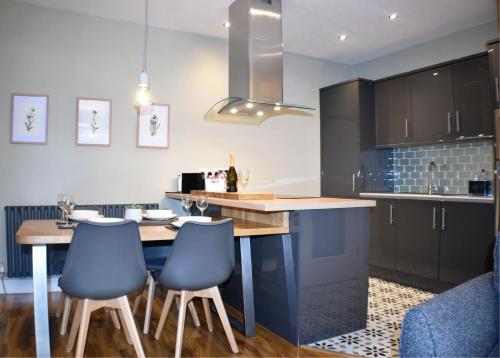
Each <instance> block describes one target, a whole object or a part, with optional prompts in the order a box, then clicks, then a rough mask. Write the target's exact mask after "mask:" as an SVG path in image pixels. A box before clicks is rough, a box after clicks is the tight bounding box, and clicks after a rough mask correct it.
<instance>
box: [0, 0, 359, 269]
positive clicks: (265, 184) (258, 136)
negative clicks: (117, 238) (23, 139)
mask: <svg viewBox="0 0 500 358" xmlns="http://www.w3.org/2000/svg"><path fill="white" fill-rule="evenodd" d="M142 31H143V28H142V27H141V26H139V25H135V24H131V23H126V22H119V21H111V20H106V19H101V18H97V17H89V16H84V15H79V14H75V13H70V12H65V11H59V10H51V9H46V8H41V7H36V6H32V5H28V4H23V3H17V2H14V1H12V0H2V1H1V2H0V51H1V52H0V118H1V122H0V206H1V207H2V210H1V213H0V262H5V226H4V224H5V217H4V210H3V206H6V205H28V204H33V205H38V204H55V200H56V195H57V193H61V192H68V193H72V194H73V195H74V196H75V198H76V200H77V202H78V203H81V204H86V203H125V202H158V201H160V200H161V198H162V197H163V192H164V191H166V190H173V189H174V188H175V185H174V178H175V177H176V175H177V174H178V173H180V172H182V171H190V170H196V169H197V168H199V167H207V166H217V167H219V166H221V167H225V166H227V160H228V153H229V152H230V151H234V152H235V153H236V155H237V157H236V158H237V165H238V166H244V167H248V168H249V169H250V172H251V179H250V185H249V188H250V189H251V188H252V187H254V188H259V189H260V188H262V189H266V190H269V191H274V192H277V193H290V194H292V193H293V194H303V195H311V194H312V195H314V194H319V191H320V182H319V172H320V162H319V160H320V159H319V121H318V118H319V97H318V89H319V88H320V87H322V86H326V85H329V84H333V83H336V82H339V81H343V80H346V79H349V78H352V77H353V76H354V72H353V67H352V66H348V65H343V64H337V63H332V62H326V61H320V60H316V59H311V58H307V57H303V56H298V55H293V54H287V55H286V57H285V73H284V77H285V80H284V82H285V88H284V92H285V101H286V102H290V103H297V104H305V105H310V106H313V107H315V108H318V110H317V111H315V113H314V117H313V118H309V117H278V118H275V119H271V120H269V121H267V122H265V123H264V124H262V125H261V126H255V127H254V126H240V125H231V124H216V123H208V122H204V121H203V115H204V113H205V111H206V110H208V109H209V108H210V107H211V106H212V105H213V104H214V103H215V102H217V101H218V100H220V99H222V98H225V97H226V96H227V82H228V79H227V42H226V41H225V40H221V39H216V38H211V37H204V36H200V35H194V34H188V33H181V32H175V31H168V30H162V29H157V28H154V29H152V31H151V33H150V49H149V63H148V72H149V75H150V81H151V85H152V89H153V94H154V97H155V100H156V101H157V102H160V103H169V104H170V105H171V111H172V118H171V119H172V123H171V148H170V149H168V150H155V149H138V148H136V144H135V137H136V114H135V109H134V107H133V103H134V101H133V96H134V91H135V88H136V86H137V81H138V78H137V77H138V72H139V70H140V66H141V63H140V61H141V54H140V52H141V49H142V36H143V33H142ZM13 92H20V93H38V94H47V95H49V96H50V107H49V136H48V142H49V143H48V145H45V146H38V145H19V144H17V145H13V144H9V129H10V94H11V93H13ZM78 96H87V97H102V98H109V99H111V100H112V101H113V124H112V131H113V132H112V146H111V148H89V147H77V146H75V144H74V143H75V121H76V119H75V111H76V108H75V107H76V97H78Z"/></svg>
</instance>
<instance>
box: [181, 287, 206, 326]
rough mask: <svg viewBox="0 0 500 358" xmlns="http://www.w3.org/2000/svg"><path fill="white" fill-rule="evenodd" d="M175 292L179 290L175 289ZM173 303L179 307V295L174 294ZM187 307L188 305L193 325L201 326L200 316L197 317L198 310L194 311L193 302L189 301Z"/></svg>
mask: <svg viewBox="0 0 500 358" xmlns="http://www.w3.org/2000/svg"><path fill="white" fill-rule="evenodd" d="M177 293H179V292H178V291H177ZM175 304H176V305H177V309H179V306H180V298H179V296H175ZM188 307H189V313H191V318H192V319H193V322H194V325H195V326H196V327H200V326H201V323H200V318H199V317H198V312H196V308H195V307H194V303H193V302H189V305H188Z"/></svg>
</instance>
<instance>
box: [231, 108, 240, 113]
mask: <svg viewBox="0 0 500 358" xmlns="http://www.w3.org/2000/svg"><path fill="white" fill-rule="evenodd" d="M229 112H231V113H232V114H236V113H238V110H237V109H236V108H231V109H230V110H229Z"/></svg>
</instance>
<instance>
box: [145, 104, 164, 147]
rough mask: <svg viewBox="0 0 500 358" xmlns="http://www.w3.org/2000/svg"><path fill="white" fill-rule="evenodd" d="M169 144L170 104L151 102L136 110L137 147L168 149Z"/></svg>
mask: <svg viewBox="0 0 500 358" xmlns="http://www.w3.org/2000/svg"><path fill="white" fill-rule="evenodd" d="M169 146H170V105H168V104H161V103H153V104H152V105H151V106H149V107H146V108H141V109H140V110H139V111H138V112H137V147H138V148H154V149H168V148H169Z"/></svg>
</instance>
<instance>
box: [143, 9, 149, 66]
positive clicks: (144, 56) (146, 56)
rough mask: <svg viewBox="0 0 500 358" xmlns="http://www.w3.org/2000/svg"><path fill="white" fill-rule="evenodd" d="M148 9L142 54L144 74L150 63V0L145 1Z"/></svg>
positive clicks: (145, 17) (146, 11)
mask: <svg viewBox="0 0 500 358" xmlns="http://www.w3.org/2000/svg"><path fill="white" fill-rule="evenodd" d="M145 2H146V8H145V11H144V47H143V52H142V72H146V64H147V61H148V37H149V19H148V10H149V0H145Z"/></svg>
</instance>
